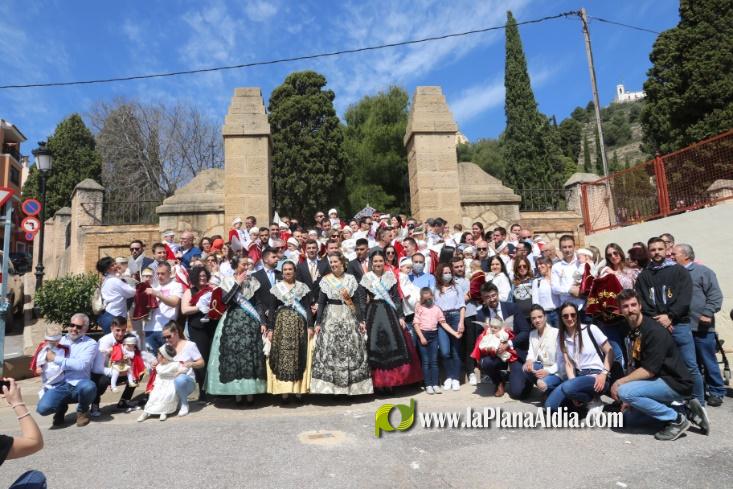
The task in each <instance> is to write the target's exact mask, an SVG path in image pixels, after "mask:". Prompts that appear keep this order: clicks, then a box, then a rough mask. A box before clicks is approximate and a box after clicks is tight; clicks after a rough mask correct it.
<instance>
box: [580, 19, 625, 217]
mask: <svg viewBox="0 0 733 489" xmlns="http://www.w3.org/2000/svg"><path fill="white" fill-rule="evenodd" d="M579 13H580V20H581V22H582V23H583V36H584V37H585V54H586V56H587V57H588V71H589V73H590V83H591V88H592V90H593V106H594V108H595V113H596V127H597V128H598V144H599V145H600V150H601V162H603V176H604V177H608V161H607V160H606V147H605V145H604V143H603V127H602V125H601V103H600V100H598V84H597V83H596V68H595V65H594V64H593V50H592V49H591V46H590V30H589V29H588V13H587V12H586V11H585V8H581V9H580V12H579ZM606 195H607V204H608V218H609V220H610V224H611V225H613V224H615V221H616V220H615V216H614V213H613V203H612V199H611V183H610V181H609V179H608V178H606Z"/></svg>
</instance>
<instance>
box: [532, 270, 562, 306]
mask: <svg viewBox="0 0 733 489" xmlns="http://www.w3.org/2000/svg"><path fill="white" fill-rule="evenodd" d="M532 304H539V305H540V306H542V309H544V310H545V312H550V311H554V310H555V309H557V308H558V307H560V298H559V297H558V296H557V294H555V293H554V292H553V291H552V285H551V284H550V282H549V281H547V280H545V279H544V278H536V279H534V280H532Z"/></svg>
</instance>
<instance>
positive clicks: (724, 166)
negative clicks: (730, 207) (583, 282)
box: [580, 129, 733, 234]
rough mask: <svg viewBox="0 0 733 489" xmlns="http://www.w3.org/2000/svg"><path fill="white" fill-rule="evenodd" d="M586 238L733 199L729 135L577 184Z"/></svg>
mask: <svg viewBox="0 0 733 489" xmlns="http://www.w3.org/2000/svg"><path fill="white" fill-rule="evenodd" d="M580 198H581V209H582V212H583V221H584V223H585V232H586V234H590V233H594V232H597V231H602V230H604V229H612V228H615V227H620V226H628V225H630V224H636V223H639V222H644V221H649V220H652V219H658V218H661V217H665V216H669V215H674V214H679V213H682V212H687V211H691V210H694V209H699V208H701V207H708V206H711V205H714V204H716V203H718V202H720V201H723V200H727V199H733V129H731V130H729V131H727V132H724V133H722V134H719V135H717V136H714V137H712V138H710V139H706V140H704V141H700V142H699V143H695V144H693V145H691V146H688V147H686V148H683V149H681V150H678V151H675V152H673V153H669V154H666V155H664V156H657V157H656V158H654V159H652V160H649V161H645V162H644V163H639V164H638V165H635V166H633V167H631V168H627V169H625V170H621V171H619V172H616V173H612V174H610V175H609V176H607V177H604V178H601V179H598V180H595V181H592V182H586V183H583V184H581V187H580Z"/></svg>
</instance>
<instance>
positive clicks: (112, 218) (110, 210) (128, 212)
mask: <svg viewBox="0 0 733 489" xmlns="http://www.w3.org/2000/svg"><path fill="white" fill-rule="evenodd" d="M160 204H161V201H159V200H138V201H133V202H122V201H106V200H105V201H104V202H103V203H102V224H104V225H119V224H155V223H157V222H158V215H157V214H156V213H155V208H156V207H158V206H159V205H160Z"/></svg>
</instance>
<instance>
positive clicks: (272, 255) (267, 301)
mask: <svg viewBox="0 0 733 489" xmlns="http://www.w3.org/2000/svg"><path fill="white" fill-rule="evenodd" d="M277 261H278V258H277V252H276V251H275V250H273V249H272V248H265V251H263V252H262V268H261V269H260V270H257V271H256V272H255V273H254V275H253V277H255V278H256V279H257V281H258V282H259V283H260V287H259V288H258V289H257V292H255V300H256V301H257V303H258V304H261V305H262V309H263V310H264V311H265V317H263V318H261V319H262V323H263V324H267V320H268V319H269V317H270V315H271V314H275V311H274V308H275V297H274V296H273V295H272V293H271V292H270V289H271V288H272V287H273V286H274V285H275V284H276V283H277V282H280V281H281V280H282V279H283V275H282V272H280V271H278V270H277V268H275V267H277Z"/></svg>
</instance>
